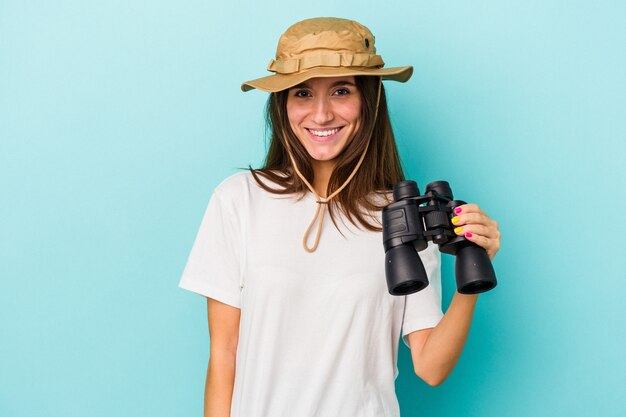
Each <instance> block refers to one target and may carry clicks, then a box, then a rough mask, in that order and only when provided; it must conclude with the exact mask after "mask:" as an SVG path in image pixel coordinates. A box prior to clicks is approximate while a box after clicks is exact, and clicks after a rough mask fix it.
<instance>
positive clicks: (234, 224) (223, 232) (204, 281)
mask: <svg viewBox="0 0 626 417" xmlns="http://www.w3.org/2000/svg"><path fill="white" fill-rule="evenodd" d="M242 241H243V238H242V235H241V224H240V219H238V217H237V212H236V210H235V207H234V204H233V202H229V199H227V198H225V197H224V196H223V195H221V194H220V192H219V190H217V189H216V190H215V191H214V192H213V194H212V195H211V198H210V200H209V204H208V206H207V209H206V211H205V213H204V216H203V218H202V222H201V224H200V229H199V230H198V234H197V235H196V239H195V241H194V244H193V247H192V249H191V253H190V254H189V258H188V260H187V264H186V265H185V269H184V271H183V275H182V277H181V279H180V282H179V284H178V286H179V287H180V288H184V289H186V290H189V291H192V292H194V293H197V294H200V295H203V296H205V297H210V298H213V299H216V300H218V301H221V302H223V303H225V304H228V305H231V306H233V307H237V308H241V279H240V271H241V253H242V250H241V248H242Z"/></svg>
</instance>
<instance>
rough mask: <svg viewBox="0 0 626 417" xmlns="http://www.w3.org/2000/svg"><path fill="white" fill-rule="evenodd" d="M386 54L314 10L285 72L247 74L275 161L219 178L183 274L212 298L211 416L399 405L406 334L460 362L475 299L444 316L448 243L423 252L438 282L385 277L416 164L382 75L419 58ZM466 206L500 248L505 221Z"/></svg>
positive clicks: (426, 374)
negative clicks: (409, 283) (413, 283)
mask: <svg viewBox="0 0 626 417" xmlns="http://www.w3.org/2000/svg"><path fill="white" fill-rule="evenodd" d="M383 65H384V62H383V60H382V58H381V57H380V56H379V55H377V54H376V49H375V47H374V36H373V35H372V33H371V32H370V31H369V30H368V29H367V28H365V27H364V26H362V25H360V24H359V23H357V22H354V21H350V20H344V19H335V18H317V19H309V20H305V21H302V22H299V23H297V24H295V25H293V26H292V27H290V28H289V29H288V30H287V31H286V32H285V33H284V34H283V36H282V37H281V38H280V41H279V44H278V50H277V54H276V59H275V60H272V61H271V62H270V65H269V70H270V71H273V72H274V73H275V74H274V75H270V76H268V77H263V78H260V79H257V80H253V81H249V82H246V83H244V84H243V85H242V89H243V90H244V91H247V90H250V89H253V88H257V89H261V90H264V91H268V92H270V93H271V94H270V97H269V101H268V105H267V120H268V124H269V127H270V129H271V143H270V147H269V150H268V154H267V157H266V160H265V164H264V167H263V168H261V169H257V170H254V169H250V171H249V172H241V173H237V174H234V175H232V176H230V177H228V178H227V179H225V180H224V181H223V182H222V183H220V184H219V185H218V186H217V187H216V189H215V190H214V192H213V194H212V196H211V199H210V202H209V205H208V208H207V210H206V213H205V215H204V217H203V220H202V223H201V226H200V230H199V232H198V235H197V237H196V240H195V243H194V246H193V248H192V251H191V254H190V256H189V260H188V263H187V265H186V267H185V271H184V273H183V276H182V279H181V282H180V286H181V287H182V288H185V289H188V290H191V291H193V292H196V293H198V294H201V295H203V296H205V297H207V301H208V302H207V303H208V321H209V331H210V338H211V343H210V346H211V348H210V359H209V367H208V372H207V379H206V388H205V403H204V404H205V416H210V417H227V416H237V417H255V416H259V417H260V416H267V417H279V416H289V417H309V416H311V417H312V416H317V417H338V416H351V417H353V416H354V417H356V416H359V417H383V416H388V417H392V416H393V417H397V416H399V415H400V411H399V407H398V401H397V398H396V395H395V389H394V380H395V378H396V376H397V374H398V371H397V367H396V362H397V355H398V346H399V340H400V337H402V339H403V341H404V343H405V344H406V345H407V346H408V347H409V348H410V350H411V356H412V359H413V365H414V369H415V373H416V374H417V375H418V376H419V377H420V378H422V379H423V380H424V381H426V382H427V383H428V384H430V385H439V384H441V383H442V382H443V381H444V380H445V379H446V377H447V376H448V375H449V374H450V372H451V371H452V369H453V367H454V365H455V364H456V362H457V360H458V358H459V356H460V354H461V351H462V349H463V345H464V344H465V340H466V338H467V335H468V332H469V328H470V324H471V320H472V315H473V311H474V307H475V304H476V300H477V297H478V296H477V295H462V294H459V293H455V295H454V297H453V299H452V302H451V304H450V306H449V307H448V309H447V311H446V313H445V315H444V314H443V312H442V310H441V284H440V254H439V251H438V249H437V246H436V245H433V244H430V245H429V247H428V248H427V249H426V250H424V251H422V252H420V253H419V255H420V257H421V259H422V261H423V263H424V266H425V269H426V272H427V274H428V277H429V281H430V285H429V286H428V287H426V288H425V289H423V290H422V291H419V292H417V293H414V294H410V295H407V296H393V295H390V294H389V292H388V290H387V287H386V280H385V273H384V270H385V265H384V249H383V245H382V236H381V227H380V226H381V224H380V210H381V209H382V208H383V207H384V206H385V205H387V204H389V203H390V202H391V198H390V191H391V190H392V188H393V185H394V184H396V183H397V182H399V181H401V180H403V179H404V174H403V171H402V168H401V164H400V160H399V157H398V152H397V148H396V144H395V141H394V136H393V132H392V128H391V123H390V121H389V115H388V112H387V103H386V98H385V90H384V87H383V85H382V80H383V79H389V80H395V81H401V82H404V81H406V80H408V79H409V78H410V76H411V73H412V67H397V68H384V67H383ZM459 208H460V211H459V212H458V213H457V216H456V219H457V220H455V222H456V223H455V224H456V226H457V229H456V230H455V232H456V233H457V234H459V235H463V236H465V237H466V238H467V239H469V240H471V241H473V242H475V243H477V244H478V245H480V246H482V247H483V248H485V249H486V250H487V253H488V255H489V257H490V258H491V259H493V258H494V256H495V254H496V252H497V251H498V249H499V242H500V233H499V231H498V226H497V223H496V222H495V221H493V220H491V219H490V218H489V217H488V216H487V215H486V214H485V213H484V212H483V211H482V210H481V209H480V208H479V207H478V206H477V205H475V204H466V205H463V206H461V207H459ZM326 211H328V212H329V216H330V218H331V220H332V223H329V222H326V223H324V215H325V213H326ZM312 233H313V235H312ZM303 234H304V236H302V235H303Z"/></svg>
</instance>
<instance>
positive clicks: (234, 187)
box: [214, 170, 283, 198]
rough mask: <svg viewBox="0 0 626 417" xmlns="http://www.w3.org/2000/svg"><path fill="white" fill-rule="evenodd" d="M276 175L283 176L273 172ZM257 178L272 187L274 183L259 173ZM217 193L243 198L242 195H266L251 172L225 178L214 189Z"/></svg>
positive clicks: (238, 173) (247, 171)
mask: <svg viewBox="0 0 626 417" xmlns="http://www.w3.org/2000/svg"><path fill="white" fill-rule="evenodd" d="M272 172H274V173H275V174H278V175H283V174H282V173H280V172H279V171H272ZM257 178H259V180H260V181H262V182H263V183H264V184H266V185H268V186H271V185H272V183H271V181H270V180H269V179H267V178H266V177H264V176H263V175H260V174H259V173H258V172H257ZM214 190H215V191H214V192H215V193H217V194H220V195H222V196H224V197H231V198H236V197H241V196H242V195H252V194H258V193H264V190H263V189H262V188H261V186H260V185H259V183H258V182H257V180H256V178H255V177H254V175H253V174H252V172H251V171H250V170H245V171H240V172H235V173H234V174H231V175H229V176H228V177H226V178H224V179H223V180H222V181H221V182H220V183H219V184H218V185H217V186H216V187H215V189H214Z"/></svg>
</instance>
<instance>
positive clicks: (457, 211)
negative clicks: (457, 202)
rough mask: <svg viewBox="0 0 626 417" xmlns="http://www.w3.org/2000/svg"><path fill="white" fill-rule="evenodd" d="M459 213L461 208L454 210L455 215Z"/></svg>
mask: <svg viewBox="0 0 626 417" xmlns="http://www.w3.org/2000/svg"><path fill="white" fill-rule="evenodd" d="M461 211H462V209H461V207H457V208H455V209H454V212H455V213H456V214H459V213H460V212H461Z"/></svg>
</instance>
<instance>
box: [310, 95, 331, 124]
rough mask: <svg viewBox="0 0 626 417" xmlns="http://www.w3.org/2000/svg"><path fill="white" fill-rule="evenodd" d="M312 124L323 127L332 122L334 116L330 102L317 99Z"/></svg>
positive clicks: (325, 99) (324, 99)
mask: <svg viewBox="0 0 626 417" xmlns="http://www.w3.org/2000/svg"><path fill="white" fill-rule="evenodd" d="M312 118H313V122H315V123H316V124H318V125H324V124H326V123H328V122H330V121H332V120H333V119H334V118H335V116H334V113H333V109H332V104H331V103H330V101H329V100H328V99H327V98H326V97H324V98H318V99H317V101H316V102H315V106H314V108H313V117H312Z"/></svg>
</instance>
